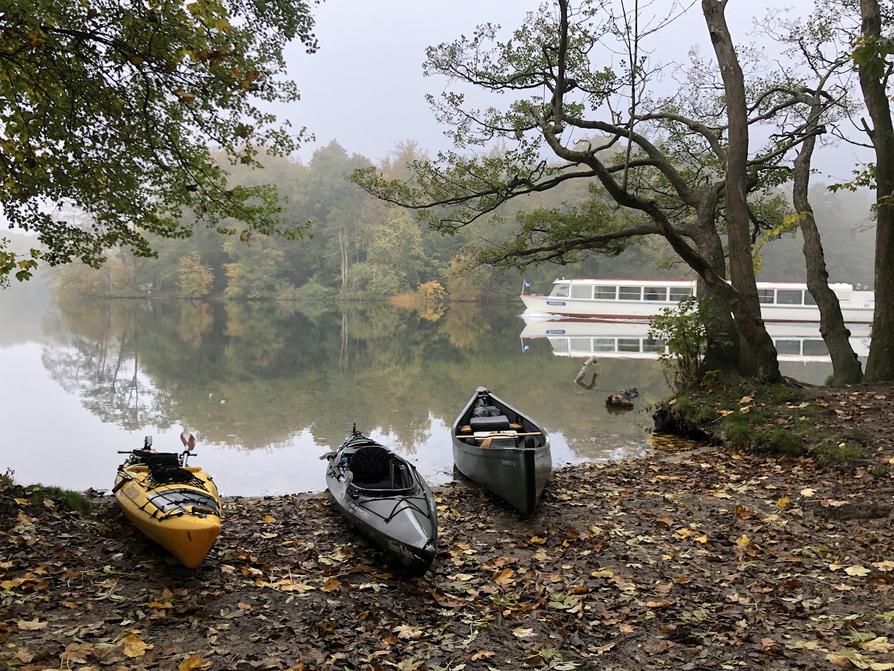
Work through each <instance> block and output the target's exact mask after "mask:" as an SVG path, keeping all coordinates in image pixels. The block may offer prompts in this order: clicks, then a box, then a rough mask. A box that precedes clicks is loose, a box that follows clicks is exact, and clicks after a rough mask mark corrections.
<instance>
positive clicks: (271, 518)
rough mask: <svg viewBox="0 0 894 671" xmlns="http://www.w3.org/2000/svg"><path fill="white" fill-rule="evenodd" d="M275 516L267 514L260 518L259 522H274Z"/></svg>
mask: <svg viewBox="0 0 894 671" xmlns="http://www.w3.org/2000/svg"><path fill="white" fill-rule="evenodd" d="M275 521H276V518H275V517H274V516H273V515H270V514H267V515H264V516H263V517H262V518H261V522H263V523H264V524H270V523H271V522H275Z"/></svg>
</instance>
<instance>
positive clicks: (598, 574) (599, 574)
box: [590, 568, 615, 578]
mask: <svg viewBox="0 0 894 671" xmlns="http://www.w3.org/2000/svg"><path fill="white" fill-rule="evenodd" d="M590 575H591V576H593V577H594V578H612V577H614V575H615V572H614V571H612V570H611V569H610V568H601V569H599V570H598V571H593V572H592V573H590Z"/></svg>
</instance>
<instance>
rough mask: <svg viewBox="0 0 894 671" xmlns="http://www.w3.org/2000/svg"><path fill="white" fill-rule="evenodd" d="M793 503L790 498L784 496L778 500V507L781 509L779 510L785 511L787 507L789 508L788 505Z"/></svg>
mask: <svg viewBox="0 0 894 671" xmlns="http://www.w3.org/2000/svg"><path fill="white" fill-rule="evenodd" d="M791 501H792V500H791V499H790V498H789V497H787V496H782V497H780V498H779V499H777V500H776V507H777V508H779V510H785V509H786V507H788V504H789V503H791Z"/></svg>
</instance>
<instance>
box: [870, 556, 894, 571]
mask: <svg viewBox="0 0 894 671" xmlns="http://www.w3.org/2000/svg"><path fill="white" fill-rule="evenodd" d="M872 565H873V566H874V567H875V568H877V569H878V570H879V571H894V561H890V560H887V559H886V560H885V561H877V562H874V563H873V564H872Z"/></svg>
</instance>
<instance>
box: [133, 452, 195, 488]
mask: <svg viewBox="0 0 894 671" xmlns="http://www.w3.org/2000/svg"><path fill="white" fill-rule="evenodd" d="M143 462H144V463H145V464H146V466H147V467H148V468H149V475H150V476H151V477H152V480H153V481H155V482H157V483H169V482H177V483H187V482H192V481H193V480H195V479H196V478H195V476H194V475H193V474H192V473H191V472H190V471H187V470H186V469H185V468H181V466H180V458H179V457H178V456H177V454H175V453H174V452H151V453H147V454H144V455H143Z"/></svg>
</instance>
